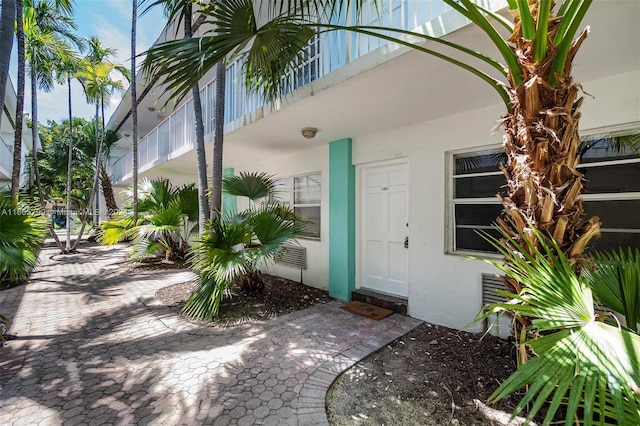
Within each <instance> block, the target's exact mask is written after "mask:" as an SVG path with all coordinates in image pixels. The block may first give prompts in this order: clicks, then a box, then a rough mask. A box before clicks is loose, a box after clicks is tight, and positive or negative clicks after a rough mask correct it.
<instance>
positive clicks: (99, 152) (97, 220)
mask: <svg viewBox="0 0 640 426" xmlns="http://www.w3.org/2000/svg"><path fill="white" fill-rule="evenodd" d="M100 109H101V119H102V120H101V121H102V122H101V127H102V132H101V133H100V142H98V149H97V150H96V164H95V166H96V173H95V178H94V182H93V183H94V185H93V188H94V189H93V191H94V196H95V202H96V210H95V212H94V215H93V226H95V227H97V226H99V225H100V167H101V166H102V146H103V145H104V97H103V98H102V99H100Z"/></svg>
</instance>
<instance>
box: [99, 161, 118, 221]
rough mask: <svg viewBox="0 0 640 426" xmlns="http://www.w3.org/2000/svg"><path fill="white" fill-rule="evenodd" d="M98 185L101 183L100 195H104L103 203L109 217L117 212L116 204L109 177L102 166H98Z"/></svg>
mask: <svg viewBox="0 0 640 426" xmlns="http://www.w3.org/2000/svg"><path fill="white" fill-rule="evenodd" d="M100 183H102V195H104V202H105V204H106V205H107V213H108V214H109V217H111V215H113V213H115V212H116V211H117V210H118V204H117V203H116V197H115V196H114V194H113V185H112V184H111V177H110V176H109V174H108V173H107V169H106V168H105V167H104V165H103V164H100Z"/></svg>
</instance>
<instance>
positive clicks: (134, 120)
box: [131, 0, 138, 224]
mask: <svg viewBox="0 0 640 426" xmlns="http://www.w3.org/2000/svg"><path fill="white" fill-rule="evenodd" d="M137 26H138V1H137V0H133V13H132V14H131V125H132V127H133V129H132V131H131V135H132V137H133V141H132V143H133V223H134V224H136V223H138V93H137V90H136V80H137V79H136V41H137V37H136V30H137Z"/></svg>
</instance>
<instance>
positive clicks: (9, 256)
mask: <svg viewBox="0 0 640 426" xmlns="http://www.w3.org/2000/svg"><path fill="white" fill-rule="evenodd" d="M47 223H48V219H47V217H46V216H44V215H42V214H39V213H38V212H37V208H36V207H35V206H34V205H32V204H30V203H28V202H26V201H18V200H14V199H12V198H11V196H10V195H9V194H5V193H2V194H0V271H1V272H0V279H8V280H11V281H17V280H21V279H25V278H26V277H27V275H28V273H29V271H30V270H31V269H32V268H33V267H35V266H36V264H37V261H38V251H39V250H40V248H41V247H42V243H43V242H44V238H45V236H46V235H47V231H48V229H47Z"/></svg>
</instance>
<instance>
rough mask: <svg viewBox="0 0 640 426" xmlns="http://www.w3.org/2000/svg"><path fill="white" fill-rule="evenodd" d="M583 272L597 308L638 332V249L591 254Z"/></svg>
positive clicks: (639, 295)
mask: <svg viewBox="0 0 640 426" xmlns="http://www.w3.org/2000/svg"><path fill="white" fill-rule="evenodd" d="M591 261H592V262H591V264H590V266H589V267H587V268H586V270H585V273H586V276H587V279H588V280H589V284H590V285H591V290H592V291H593V294H594V295H595V297H596V300H597V301H598V303H599V305H600V307H602V308H603V309H607V310H612V311H614V312H616V313H618V314H620V315H622V316H623V317H624V319H625V324H626V327H627V328H629V329H630V330H632V331H633V332H634V333H636V334H637V333H638V322H640V250H638V249H636V250H635V251H634V250H632V249H630V248H629V249H627V251H626V252H625V251H624V250H623V249H622V248H621V249H619V250H618V251H617V252H615V251H613V252H601V253H595V254H594V255H593V256H592V257H591Z"/></svg>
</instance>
